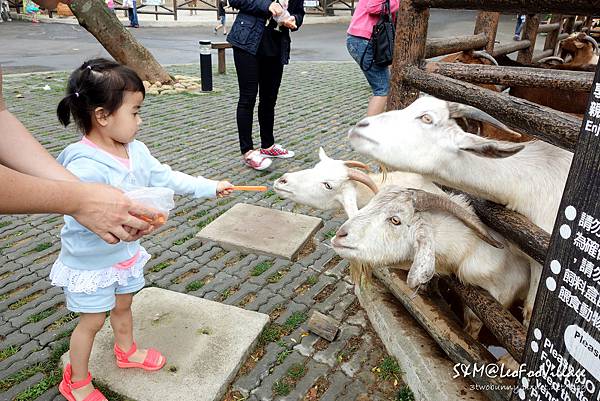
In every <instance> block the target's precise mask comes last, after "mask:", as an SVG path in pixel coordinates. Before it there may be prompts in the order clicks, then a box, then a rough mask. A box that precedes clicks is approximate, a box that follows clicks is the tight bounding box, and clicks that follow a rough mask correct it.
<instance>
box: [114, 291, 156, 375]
mask: <svg viewBox="0 0 600 401" xmlns="http://www.w3.org/2000/svg"><path fill="white" fill-rule="evenodd" d="M116 298H117V301H116V304H115V307H114V308H113V310H111V311H110V324H111V326H112V328H113V332H114V334H115V344H117V346H118V347H119V348H120V349H121V350H122V351H124V352H127V351H129V350H130V349H131V346H132V345H133V316H132V314H131V302H132V301H133V294H117V295H116ZM147 353H148V351H147V350H146V349H139V348H138V350H137V351H136V352H135V353H134V354H133V355H131V356H130V357H129V361H131V362H139V363H142V362H144V359H146V354H147Z"/></svg>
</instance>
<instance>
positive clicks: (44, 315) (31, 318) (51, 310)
mask: <svg viewBox="0 0 600 401" xmlns="http://www.w3.org/2000/svg"><path fill="white" fill-rule="evenodd" d="M57 310H58V307H57V306H54V307H52V308H49V309H46V310H44V311H41V312H39V313H36V314H35V315H31V316H29V317H28V318H27V323H37V322H40V321H42V320H44V319H45V318H47V317H49V316H52V315H53V314H54V313H55V312H56V311H57Z"/></svg>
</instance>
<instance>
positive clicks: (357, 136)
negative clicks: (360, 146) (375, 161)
mask: <svg viewBox="0 0 600 401" xmlns="http://www.w3.org/2000/svg"><path fill="white" fill-rule="evenodd" d="M348 139H349V140H362V141H366V142H370V143H372V144H373V145H379V142H377V141H376V140H374V139H373V138H369V137H367V136H365V135H364V134H361V133H360V132H359V131H358V130H357V129H356V128H352V129H351V130H350V131H348Z"/></svg>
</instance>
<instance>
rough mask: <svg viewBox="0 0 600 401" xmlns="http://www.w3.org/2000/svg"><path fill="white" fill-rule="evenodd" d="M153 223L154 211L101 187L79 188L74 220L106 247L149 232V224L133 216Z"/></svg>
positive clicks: (117, 191) (150, 228)
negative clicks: (100, 240) (79, 192)
mask: <svg viewBox="0 0 600 401" xmlns="http://www.w3.org/2000/svg"><path fill="white" fill-rule="evenodd" d="M134 214H135V215H138V216H147V217H149V218H150V219H154V216H155V215H156V211H154V210H150V209H149V208H147V207H145V206H142V205H140V204H137V203H134V202H133V201H131V200H130V199H129V198H127V197H126V196H125V195H124V194H123V192H121V191H120V190H118V189H116V188H113V187H111V186H109V185H104V184H83V183H82V184H81V194H80V197H79V203H78V207H77V208H76V210H75V211H74V212H73V213H71V215H72V216H73V218H74V219H75V220H77V221H78V222H79V223H80V224H81V225H83V226H84V227H86V228H87V229H89V230H91V231H93V232H94V233H96V234H98V236H99V237H100V238H102V239H103V240H104V241H106V242H108V243H109V244H116V243H117V242H119V240H121V241H135V240H137V239H138V238H140V237H141V236H143V235H145V234H148V233H149V232H151V231H152V229H153V227H152V225H151V224H149V223H147V222H145V221H143V220H141V219H138V218H137V217H134V216H133V215H134Z"/></svg>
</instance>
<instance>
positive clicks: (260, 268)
mask: <svg viewBox="0 0 600 401" xmlns="http://www.w3.org/2000/svg"><path fill="white" fill-rule="evenodd" d="M271 266H273V262H270V261H265V262H260V263H259V264H257V265H256V266H254V268H253V269H252V271H251V272H250V275H251V276H260V275H261V274H263V273H264V272H266V271H267V270H269V269H270V268H271Z"/></svg>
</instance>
